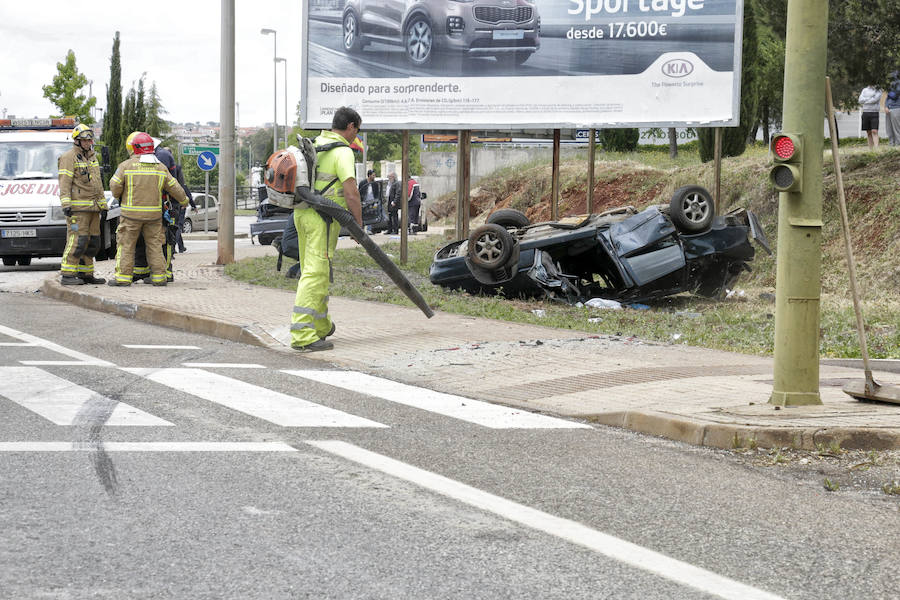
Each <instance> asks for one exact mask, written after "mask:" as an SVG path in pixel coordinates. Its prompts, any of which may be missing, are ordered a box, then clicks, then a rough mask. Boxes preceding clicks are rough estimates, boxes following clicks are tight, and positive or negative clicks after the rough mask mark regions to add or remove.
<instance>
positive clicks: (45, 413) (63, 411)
mask: <svg viewBox="0 0 900 600" xmlns="http://www.w3.org/2000/svg"><path fill="white" fill-rule="evenodd" d="M0 396H5V397H6V398H9V399H10V400H12V401H13V402H15V403H16V404H18V405H20V406H23V407H24V408H27V409H28V410H30V411H32V412H34V413H37V414H39V415H40V416H42V417H44V418H45V419H47V420H48V421H50V422H52V423H54V424H56V425H108V426H119V427H169V426H172V423H169V422H168V421H165V420H163V419H160V418H159V417H155V416H153V415H151V414H149V413H146V412H144V411H142V410H140V409H137V408H135V407H133V406H130V405H128V404H124V403H122V402H118V401H116V400H113V399H111V398H107V397H106V396H103V395H101V394H98V393H96V392H94V391H93V390H89V389H87V388H84V387H81V386H80V385H77V384H75V383H72V382H70V381H66V380H65V379H62V378H60V377H57V376H56V375H54V374H52V373H48V372H47V371H44V370H43V369H37V368H35V367H0Z"/></svg>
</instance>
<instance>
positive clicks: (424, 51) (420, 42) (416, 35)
mask: <svg viewBox="0 0 900 600" xmlns="http://www.w3.org/2000/svg"><path fill="white" fill-rule="evenodd" d="M404 45H405V47H406V56H407V57H409V60H410V62H412V63H413V64H414V65H416V66H418V67H424V66H425V65H427V64H429V63H430V62H431V57H432V55H433V54H434V53H433V52H432V51H433V50H434V31H433V30H432V29H431V23H429V22H428V19H426V18H425V17H423V16H422V15H416V16H414V17H413V18H412V19H410V21H409V24H408V25H407V26H406V35H405V36H404Z"/></svg>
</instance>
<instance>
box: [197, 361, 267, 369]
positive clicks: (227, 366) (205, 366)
mask: <svg viewBox="0 0 900 600" xmlns="http://www.w3.org/2000/svg"><path fill="white" fill-rule="evenodd" d="M181 364H182V365H183V366H185V367H196V368H198V369H208V368H213V369H265V368H266V367H265V365H257V364H254V363H204V362H186V363H181Z"/></svg>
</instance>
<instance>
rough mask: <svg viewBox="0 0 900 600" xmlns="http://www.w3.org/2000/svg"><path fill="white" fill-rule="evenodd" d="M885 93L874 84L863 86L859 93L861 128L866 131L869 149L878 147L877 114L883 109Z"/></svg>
mask: <svg viewBox="0 0 900 600" xmlns="http://www.w3.org/2000/svg"><path fill="white" fill-rule="evenodd" d="M885 96H886V94H885V93H884V92H882V91H881V90H880V89H878V88H876V87H875V86H874V85H869V86H866V87H865V88H863V91H862V92H860V93H859V105H860V108H861V109H862V130H863V131H865V132H866V137H867V139H868V142H869V150H875V149H876V148H878V114H879V113H880V112H881V111H883V110H884V98H885Z"/></svg>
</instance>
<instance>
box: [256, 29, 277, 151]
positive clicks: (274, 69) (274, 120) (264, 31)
mask: <svg viewBox="0 0 900 600" xmlns="http://www.w3.org/2000/svg"><path fill="white" fill-rule="evenodd" d="M259 32H260V33H261V34H263V35H269V34H270V33H271V34H272V42H273V44H272V73H273V75H274V77H273V83H274V89H273V91H272V104H273V107H274V108H273V111H272V113H273V114H272V152H275V151H276V150H277V149H278V59H277V58H276V57H277V56H278V32H277V31H275V30H274V29H268V28H265V27H264V28H263V29H260V30H259Z"/></svg>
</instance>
